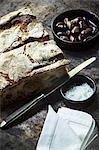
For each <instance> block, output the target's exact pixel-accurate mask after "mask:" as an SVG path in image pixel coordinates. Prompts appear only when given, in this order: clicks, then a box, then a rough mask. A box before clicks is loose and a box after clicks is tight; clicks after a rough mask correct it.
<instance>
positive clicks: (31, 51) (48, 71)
mask: <svg viewBox="0 0 99 150" xmlns="http://www.w3.org/2000/svg"><path fill="white" fill-rule="evenodd" d="M16 12H19V11H16ZM16 12H13V13H11V14H10V15H8V17H3V20H2V19H1V20H0V25H1V24H5V26H6V22H9V19H10V20H11V19H12V17H11V16H12V14H14V16H16V14H17V13H16ZM19 14H21V13H18V15H19ZM29 17H30V16H29ZM14 19H15V18H14ZM17 19H18V18H17ZM27 20H28V19H27ZM34 20H35V19H33V21H34ZM23 22H24V19H23ZM36 22H38V21H36ZM32 23H33V22H32ZM37 24H38V23H37ZM21 25H22V24H21V23H19V24H18V26H16V27H18V28H20V27H21ZM14 27H15V26H14ZM12 28H13V26H10V27H9V29H4V30H10V29H11V30H12ZM18 28H17V29H18ZM33 29H34V28H31V30H30V35H32V36H31V37H32V38H33V39H34V37H33V34H31V33H32V30H33ZM4 30H3V31H1V33H0V35H1V34H4V33H3V32H4ZM11 30H10V31H11ZM37 31H38V32H35V33H37V34H36V35H38V36H37V37H36V36H35V37H36V40H32V41H31V40H28V41H27V42H25V40H23V44H20V43H19V42H20V40H19V41H18V39H17V40H16V43H17V44H15V45H16V46H13V44H11V45H10V46H8V44H7V40H6V38H4V39H3V42H4V43H6V44H5V45H4V47H3V45H2V46H1V48H0V52H1V54H0V105H1V106H6V105H8V104H11V103H13V102H15V101H20V100H22V99H26V98H27V97H29V96H32V95H33V96H34V97H35V96H36V95H38V94H39V93H41V92H45V91H47V90H48V89H50V88H52V87H54V86H55V83H56V82H57V81H58V80H61V78H62V77H63V76H66V75H67V65H68V63H69V61H68V60H67V59H65V58H64V55H63V52H62V51H61V49H60V48H59V47H58V46H57V45H56V44H55V41H54V40H48V39H47V40H46V41H45V40H44V36H46V35H47V36H48V34H45V33H47V32H46V30H45V29H44V27H43V26H42V30H41V28H40V30H39V27H38V30H37ZM44 31H45V32H44ZM41 32H43V34H40V33H41ZM15 34H16V33H15ZM11 35H13V34H12V33H10V32H9V34H8V35H7V36H9V38H10V36H11ZM16 35H18V34H16ZM28 35H29V34H28ZM28 35H26V39H28V37H29V36H28ZM21 38H22V39H24V38H23V36H22V37H21ZM40 38H41V39H42V40H39V39H40ZM13 39H14V38H11V40H12V41H11V42H12V43H13ZM1 43H2V39H1Z"/></svg>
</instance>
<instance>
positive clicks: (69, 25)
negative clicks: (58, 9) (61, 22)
mask: <svg viewBox="0 0 99 150" xmlns="http://www.w3.org/2000/svg"><path fill="white" fill-rule="evenodd" d="M67 27H68V29H69V30H71V29H72V28H73V27H74V24H73V23H72V22H71V21H67Z"/></svg>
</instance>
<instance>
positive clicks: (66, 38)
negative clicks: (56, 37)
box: [60, 35, 69, 41]
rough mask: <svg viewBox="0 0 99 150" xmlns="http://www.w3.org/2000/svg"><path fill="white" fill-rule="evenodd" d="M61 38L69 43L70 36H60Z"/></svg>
mask: <svg viewBox="0 0 99 150" xmlns="http://www.w3.org/2000/svg"><path fill="white" fill-rule="evenodd" d="M60 38H61V39H63V40H67V41H69V38H68V36H64V35H63V36H60Z"/></svg>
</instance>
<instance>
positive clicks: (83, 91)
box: [64, 83, 94, 101]
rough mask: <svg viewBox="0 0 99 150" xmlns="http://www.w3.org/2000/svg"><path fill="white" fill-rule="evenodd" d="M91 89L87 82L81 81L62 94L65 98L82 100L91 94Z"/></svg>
mask: <svg viewBox="0 0 99 150" xmlns="http://www.w3.org/2000/svg"><path fill="white" fill-rule="evenodd" d="M93 92H94V91H93V89H92V88H91V87H90V85H89V84H87V83H83V84H82V85H79V86H74V87H73V88H71V89H70V90H68V91H67V92H66V93H65V94H64V96H65V97H66V98H67V99H71V100H74V101H83V100H86V99H88V98H89V97H90V96H91V95H92V94H93Z"/></svg>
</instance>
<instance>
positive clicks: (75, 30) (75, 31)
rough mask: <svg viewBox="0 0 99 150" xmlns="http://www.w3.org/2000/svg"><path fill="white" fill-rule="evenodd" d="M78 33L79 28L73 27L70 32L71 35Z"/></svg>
mask: <svg viewBox="0 0 99 150" xmlns="http://www.w3.org/2000/svg"><path fill="white" fill-rule="evenodd" d="M79 32H80V28H79V26H75V27H74V28H73V29H72V30H71V33H79Z"/></svg>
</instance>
